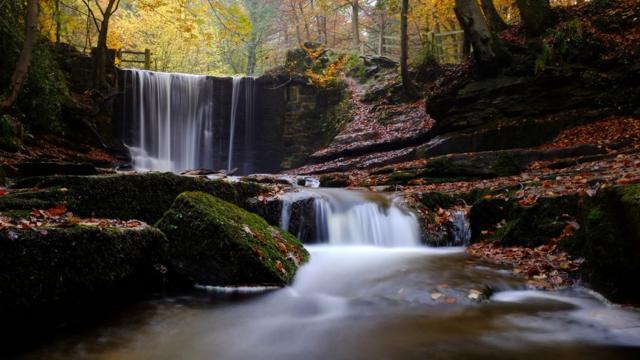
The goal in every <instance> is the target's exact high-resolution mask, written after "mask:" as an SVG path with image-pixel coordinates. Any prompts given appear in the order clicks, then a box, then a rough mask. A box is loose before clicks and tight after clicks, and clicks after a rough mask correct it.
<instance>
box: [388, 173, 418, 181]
mask: <svg viewBox="0 0 640 360" xmlns="http://www.w3.org/2000/svg"><path fill="white" fill-rule="evenodd" d="M415 177H416V174H414V173H411V172H408V171H396V172H393V173H391V174H390V175H389V177H388V180H387V183H388V184H406V183H407V182H408V181H409V180H412V179H415Z"/></svg>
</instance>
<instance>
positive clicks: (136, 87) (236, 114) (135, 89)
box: [122, 70, 256, 174]
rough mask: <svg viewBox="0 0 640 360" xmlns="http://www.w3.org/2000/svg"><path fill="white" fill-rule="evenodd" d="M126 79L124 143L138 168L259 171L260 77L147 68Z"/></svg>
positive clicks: (129, 73) (132, 72)
mask: <svg viewBox="0 0 640 360" xmlns="http://www.w3.org/2000/svg"><path fill="white" fill-rule="evenodd" d="M122 79H123V81H124V84H123V93H124V95H123V100H122V104H123V105H122V106H123V112H122V114H123V115H122V116H123V134H124V138H123V141H124V143H125V145H126V146H127V147H128V148H129V151H130V153H131V158H132V162H133V166H134V168H135V169H136V170H138V171H171V172H176V173H180V172H182V171H185V170H191V169H198V168H206V169H212V170H218V169H220V168H226V169H227V171H230V170H232V169H233V168H234V164H235V165H236V166H237V167H239V173H241V174H249V173H251V172H252V171H254V170H255V169H254V156H253V144H254V142H255V140H256V139H255V135H254V134H255V129H254V128H255V117H256V116H255V110H254V107H255V104H254V103H255V90H256V86H255V79H253V78H240V77H235V78H233V79H232V80H230V79H228V78H213V77H208V76H199V75H186V74H170V73H162V72H154V71H145V70H124V71H123V76H122ZM242 89H244V91H242ZM229 95H230V96H229ZM243 101H244V106H241V104H242V103H243ZM227 126H228V129H229V131H228V132H227V131H226V129H227ZM227 142H228V146H227ZM238 163H240V164H239V165H240V166H238Z"/></svg>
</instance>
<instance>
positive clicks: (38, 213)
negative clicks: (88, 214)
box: [0, 205, 147, 231]
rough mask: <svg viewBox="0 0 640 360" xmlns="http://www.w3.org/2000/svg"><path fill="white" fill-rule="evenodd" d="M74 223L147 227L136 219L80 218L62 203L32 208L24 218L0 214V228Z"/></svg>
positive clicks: (130, 227)
mask: <svg viewBox="0 0 640 360" xmlns="http://www.w3.org/2000/svg"><path fill="white" fill-rule="evenodd" d="M76 225H83V226H96V227H101V228H114V227H118V228H127V229H142V228H145V227H147V224H145V223H144V222H142V221H138V220H128V221H123V220H113V219H94V218H88V219H81V218H78V217H76V216H74V215H73V214H72V213H71V212H69V211H68V210H67V208H66V207H65V206H64V205H57V206H55V207H52V208H50V209H45V210H41V209H34V210H33V211H31V213H30V214H29V216H28V217H26V218H23V217H11V216H7V215H0V230H5V229H8V230H11V229H20V230H39V231H46V229H47V228H66V227H72V226H76Z"/></svg>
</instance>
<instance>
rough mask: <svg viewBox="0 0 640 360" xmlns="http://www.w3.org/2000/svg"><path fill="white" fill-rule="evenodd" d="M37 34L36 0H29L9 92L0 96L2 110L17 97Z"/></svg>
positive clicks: (25, 74) (29, 62)
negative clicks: (22, 41)
mask: <svg viewBox="0 0 640 360" xmlns="http://www.w3.org/2000/svg"><path fill="white" fill-rule="evenodd" d="M37 36H38V0H29V1H28V2H27V13H26V17H25V35H24V45H23V46H22V50H21V51H20V57H18V62H17V64H16V68H15V70H14V71H13V75H12V76H11V83H10V84H9V92H8V95H7V97H6V98H0V111H4V110H6V109H8V108H10V107H11V106H12V105H13V103H15V102H16V99H18V94H19V93H20V89H22V84H24V80H25V79H26V77H27V73H28V72H29V66H30V65H31V57H32V55H33V45H34V43H35V39H36V37H37Z"/></svg>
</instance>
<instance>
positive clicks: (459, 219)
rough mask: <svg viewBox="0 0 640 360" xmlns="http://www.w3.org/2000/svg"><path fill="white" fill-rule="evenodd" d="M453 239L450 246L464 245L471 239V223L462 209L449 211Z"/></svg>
mask: <svg viewBox="0 0 640 360" xmlns="http://www.w3.org/2000/svg"><path fill="white" fill-rule="evenodd" d="M451 222H452V229H451V233H452V235H453V241H452V243H451V244H448V245H450V246H466V245H469V241H471V224H470V223H469V219H468V218H467V215H466V214H465V212H464V211H460V210H455V211H453V212H452V213H451Z"/></svg>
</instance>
